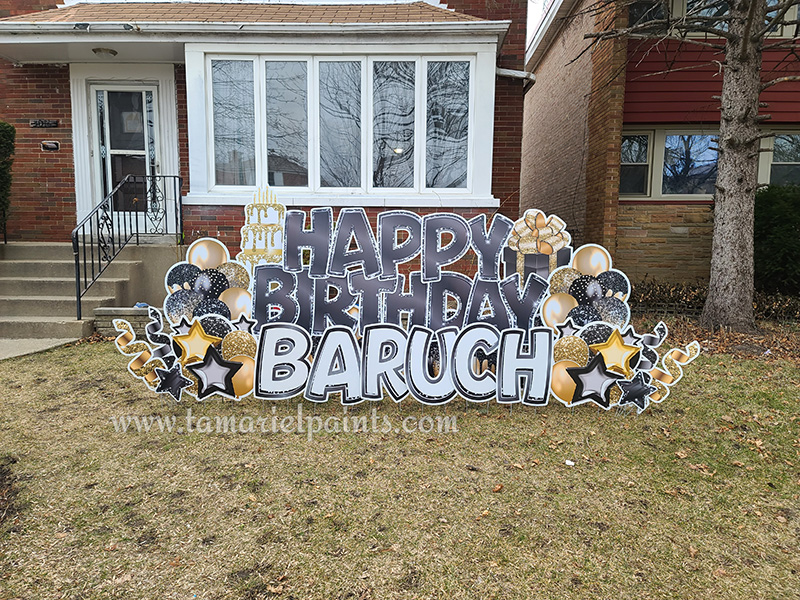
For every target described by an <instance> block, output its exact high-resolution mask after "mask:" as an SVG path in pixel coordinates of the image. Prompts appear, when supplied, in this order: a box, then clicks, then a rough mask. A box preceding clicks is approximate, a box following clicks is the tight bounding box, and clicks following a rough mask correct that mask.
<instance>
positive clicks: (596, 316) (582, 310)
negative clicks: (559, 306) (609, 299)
mask: <svg viewBox="0 0 800 600" xmlns="http://www.w3.org/2000/svg"><path fill="white" fill-rule="evenodd" d="M567 318H568V319H569V318H572V322H573V323H575V325H577V326H578V327H583V326H584V325H588V324H589V323H593V322H594V321H602V318H601V317H600V313H599V312H597V310H596V309H594V308H592V307H591V306H589V305H587V304H583V305H581V306H576V307H575V308H573V309H572V310H571V311H569V314H568V315H567Z"/></svg>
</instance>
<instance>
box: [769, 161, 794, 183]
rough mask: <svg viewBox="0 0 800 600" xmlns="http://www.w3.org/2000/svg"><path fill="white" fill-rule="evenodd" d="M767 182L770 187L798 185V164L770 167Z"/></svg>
mask: <svg viewBox="0 0 800 600" xmlns="http://www.w3.org/2000/svg"><path fill="white" fill-rule="evenodd" d="M769 182H770V183H771V184H772V185H800V164H798V165H791V164H784V165H780V164H779V165H772V169H771V170H770V174H769Z"/></svg>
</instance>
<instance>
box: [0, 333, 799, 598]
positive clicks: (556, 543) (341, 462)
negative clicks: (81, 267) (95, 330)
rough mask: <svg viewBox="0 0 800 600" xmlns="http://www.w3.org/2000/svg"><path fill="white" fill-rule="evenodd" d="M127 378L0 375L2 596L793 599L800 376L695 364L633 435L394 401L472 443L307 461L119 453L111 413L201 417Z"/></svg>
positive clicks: (267, 449) (388, 408) (155, 438)
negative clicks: (447, 420)
mask: <svg viewBox="0 0 800 600" xmlns="http://www.w3.org/2000/svg"><path fill="white" fill-rule="evenodd" d="M675 330H676V332H678V335H680V327H676V328H675ZM126 361H127V359H126V358H125V357H123V356H120V355H119V354H118V353H117V352H116V350H115V349H114V346H113V344H111V343H97V344H85V345H81V346H78V347H71V348H61V349H58V350H54V351H51V352H47V353H43V354H38V355H35V356H28V357H21V358H17V359H11V360H6V361H3V362H0V379H1V380H2V381H3V382H4V383H5V387H6V394H5V397H4V400H3V403H2V409H3V410H2V416H0V455H2V456H5V455H8V456H12V457H14V459H15V460H16V462H13V461H12V460H10V459H9V460H6V461H4V462H2V464H3V469H4V470H3V473H4V475H3V481H4V482H5V481H12V480H13V482H14V483H13V489H14V493H15V494H16V497H15V498H14V506H15V507H16V512H14V513H13V516H9V517H8V518H6V519H5V520H4V522H3V523H0V599H3V600H6V599H9V598H16V597H22V598H75V599H77V598H85V599H89V598H125V599H137V598H142V599H152V598H165V599H171V598H175V599H178V598H180V599H184V598H198V599H209V600H210V599H222V598H239V599H246V600H256V599H261V598H281V599H289V598H294V599H298V600H299V599H313V598H320V599H323V598H324V599H352V600H357V599H387V598H403V599H410V598H443V599H444V598H447V599H453V598H456V599H459V598H465V599H466V598H469V599H473V598H481V599H488V598H503V599H509V598H532V597H541V598H582V597H597V598H656V597H658V598H666V597H669V598H692V599H697V598H714V599H716V598H747V599H751V598H770V599H776V598H796V597H798V595H800V583H799V582H800V574H799V573H798V570H800V553H798V547H800V500H798V497H799V496H800V420H798V415H800V410H798V409H800V387H798V382H800V366H799V365H798V364H797V362H793V361H790V360H776V359H767V358H765V357H761V358H757V359H744V358H737V357H735V356H733V355H730V354H714V355H704V356H701V357H700V358H699V359H698V360H697V361H696V362H695V363H693V364H692V365H691V366H690V367H689V368H688V369H687V376H686V378H685V379H684V381H683V382H681V384H680V386H679V387H677V388H676V390H675V391H674V392H673V393H672V394H671V396H670V397H669V398H667V400H666V401H665V402H664V403H663V404H662V405H657V406H653V407H652V408H651V409H650V410H648V411H647V412H646V413H644V414H642V415H640V416H638V417H637V416H635V415H634V414H630V413H618V412H616V411H611V412H609V413H606V412H602V411H598V410H596V409H592V408H589V407H586V406H584V407H578V408H575V409H573V410H570V409H566V408H565V407H563V406H561V405H555V404H554V405H551V406H548V407H547V408H545V409H538V410H534V409H522V408H519V407H516V408H514V409H513V410H509V409H508V408H504V407H500V406H498V405H496V404H492V405H490V406H489V407H488V412H487V410H486V407H480V408H475V407H467V408H465V405H464V403H463V402H454V403H451V404H450V405H449V406H448V407H447V408H446V409H444V408H442V409H431V408H425V409H423V408H421V407H420V406H419V405H417V404H413V403H408V402H404V403H402V404H401V405H400V406H399V407H398V406H395V405H393V404H392V403H390V402H383V403H381V404H380V405H379V407H378V409H379V415H380V416H381V418H382V417H383V415H387V416H389V417H390V418H391V419H393V420H394V422H399V419H400V418H402V417H404V416H409V415H411V416H418V417H421V416H423V415H428V416H444V415H447V416H456V417H457V419H458V432H457V433H449V434H435V433H431V434H427V435H426V434H419V433H418V434H407V433H399V434H397V433H394V432H391V433H389V434H380V433H378V434H364V433H348V434H345V433H342V434H331V435H318V436H316V437H315V438H314V439H313V440H311V441H308V440H307V439H306V437H305V435H298V434H295V435H287V434H271V433H268V434H261V433H255V434H247V435H241V434H212V435H203V434H199V433H192V434H185V433H184V434H178V433H154V432H151V433H149V434H144V433H141V434H137V433H130V432H129V433H125V434H122V433H115V432H114V428H113V426H112V424H111V421H110V418H111V417H112V416H121V415H142V416H146V415H151V414H152V415H167V416H169V415H174V416H176V417H177V418H178V421H179V423H180V421H181V419H184V418H185V411H186V408H187V405H184V406H179V407H176V406H174V405H170V404H167V403H165V402H163V401H162V399H161V398H160V397H158V396H156V395H155V394H152V393H151V392H149V391H148V390H147V389H146V388H145V386H144V385H143V384H142V383H141V382H138V381H136V380H134V379H133V377H131V376H130V375H129V374H128V373H127V372H126V370H125V365H126ZM188 406H191V408H192V410H193V412H194V413H195V415H196V416H202V415H218V414H219V415H236V416H239V417H240V416H244V415H249V416H254V417H255V416H258V415H264V416H267V417H269V418H271V416H272V410H271V409H272V406H273V404H262V403H260V402H258V401H245V402H242V403H239V404H234V403H231V402H221V401H213V402H208V403H204V404H198V403H194V402H192V403H191V404H189V405H188ZM274 406H275V407H276V414H277V415H278V416H286V415H290V414H294V413H295V411H296V403H290V402H280V403H276V404H275V405H274ZM371 408H372V407H371V406H361V407H358V408H356V409H351V410H350V412H349V416H353V415H359V416H360V415H366V416H369V415H370V410H371ZM304 410H305V411H306V413H314V411H315V410H316V412H317V414H319V415H321V416H324V417H327V416H343V409H342V408H341V407H340V406H336V405H333V404H329V405H324V406H319V407H316V408H315V407H314V406H311V405H310V404H305V405H304ZM566 461H571V462H574V463H575V464H574V466H568V465H567V463H566ZM2 485H5V484H4V483H0V487H2ZM501 486H502V487H501ZM0 512H2V509H0Z"/></svg>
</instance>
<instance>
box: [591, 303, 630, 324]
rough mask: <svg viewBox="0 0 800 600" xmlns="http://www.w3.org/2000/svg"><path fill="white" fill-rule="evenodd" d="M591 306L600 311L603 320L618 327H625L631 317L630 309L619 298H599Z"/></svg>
mask: <svg viewBox="0 0 800 600" xmlns="http://www.w3.org/2000/svg"><path fill="white" fill-rule="evenodd" d="M592 306H594V307H595V309H597V312H599V313H600V317H601V318H602V320H603V321H605V322H606V323H611V324H612V325H616V326H617V327H620V328H622V327H625V325H627V324H628V321H629V320H630V318H631V309H630V308H628V305H627V304H625V303H624V302H623V301H622V300H620V299H619V298H600V299H599V300H595V301H594V304H592Z"/></svg>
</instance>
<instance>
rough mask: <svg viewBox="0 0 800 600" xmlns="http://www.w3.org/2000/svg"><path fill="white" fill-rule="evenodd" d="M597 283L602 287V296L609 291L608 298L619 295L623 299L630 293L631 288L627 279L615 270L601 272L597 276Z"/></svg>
mask: <svg viewBox="0 0 800 600" xmlns="http://www.w3.org/2000/svg"><path fill="white" fill-rule="evenodd" d="M597 281H599V282H600V285H602V286H603V294H604V295H605V294H606V292H609V291H610V292H611V293H610V294H609V295H610V296H616V295H617V294H620V295H621V296H622V298H623V299H624V298H626V297H627V296H628V294H630V293H631V286H630V283H628V278H627V277H625V275H623V274H622V272H620V271H617V270H616V269H611V270H610V271H603V272H602V273H600V274H599V275H598V276H597Z"/></svg>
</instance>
